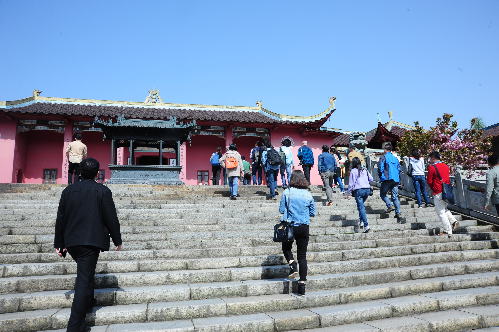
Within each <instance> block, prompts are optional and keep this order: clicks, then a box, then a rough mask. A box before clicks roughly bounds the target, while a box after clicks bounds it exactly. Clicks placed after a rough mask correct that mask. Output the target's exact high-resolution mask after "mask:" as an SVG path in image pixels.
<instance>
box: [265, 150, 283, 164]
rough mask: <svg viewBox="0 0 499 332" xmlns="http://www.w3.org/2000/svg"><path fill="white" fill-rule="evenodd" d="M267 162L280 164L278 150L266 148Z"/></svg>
mask: <svg viewBox="0 0 499 332" xmlns="http://www.w3.org/2000/svg"><path fill="white" fill-rule="evenodd" d="M267 163H269V165H270V166H277V165H281V164H282V160H281V156H280V155H279V152H277V151H276V150H275V149H269V150H267Z"/></svg>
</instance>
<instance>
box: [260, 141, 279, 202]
mask: <svg viewBox="0 0 499 332" xmlns="http://www.w3.org/2000/svg"><path fill="white" fill-rule="evenodd" d="M263 145H264V146H265V148H266V149H265V150H264V151H263V152H262V165H263V170H264V171H265V176H266V179H267V185H268V187H269V190H270V195H269V199H273V200H277V198H276V195H277V194H278V193H277V176H278V175H279V169H280V168H281V159H280V156H279V152H277V150H275V149H274V147H273V146H272V144H271V143H270V141H265V142H264V143H263ZM271 151H272V152H271ZM270 153H273V154H274V155H275V154H277V157H278V158H279V162H278V163H276V164H275V165H273V164H272V158H270V157H269V154H270Z"/></svg>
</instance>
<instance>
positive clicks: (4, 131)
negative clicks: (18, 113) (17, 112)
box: [0, 119, 17, 183]
mask: <svg viewBox="0 0 499 332" xmlns="http://www.w3.org/2000/svg"><path fill="white" fill-rule="evenodd" d="M16 130H17V124H16V121H12V120H6V119H5V120H3V119H2V120H1V121H0V183H10V182H12V181H13V173H14V151H15V148H16Z"/></svg>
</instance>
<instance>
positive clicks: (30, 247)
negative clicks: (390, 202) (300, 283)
mask: <svg viewBox="0 0 499 332" xmlns="http://www.w3.org/2000/svg"><path fill="white" fill-rule="evenodd" d="M391 233H392V232H382V233H380V234H381V235H384V236H386V235H388V236H386V237H384V236H383V237H382V236H381V235H380V234H377V233H375V232H370V233H367V234H362V233H359V234H342V235H341V236H340V235H336V236H329V237H325V236H322V237H321V238H319V239H315V238H312V242H310V243H309V247H311V248H312V247H315V246H316V245H320V246H318V247H317V248H331V247H335V246H336V243H340V245H341V246H343V245H344V242H348V241H351V242H357V241H358V242H361V243H364V244H365V245H366V246H371V247H372V246H383V247H384V246H402V245H407V244H422V243H444V242H455V241H459V242H463V241H482V240H493V241H494V242H495V243H496V242H497V240H496V239H494V238H495V237H497V233H479V234H453V235H452V236H450V237H446V236H431V237H429V236H427V234H428V231H426V230H420V231H417V232H416V231H402V232H400V231H399V232H396V233H393V234H391ZM314 240H315V241H314ZM272 245H273V246H275V243H274V242H272V240H271V239H263V240H262V239H257V240H254V239H243V240H238V241H232V242H231V243H230V246H231V247H230V248H231V250H234V249H239V248H244V247H254V248H257V247H262V246H265V247H268V246H272ZM226 246H227V241H226V240H209V241H204V240H198V241H194V240H190V241H185V240H169V241H167V242H166V241H147V242H143V241H142V242H135V243H127V244H126V245H125V251H127V250H145V249H156V250H162V249H173V248H177V249H193V248H194V249H196V248H205V249H212V248H227V247H226ZM30 252H32V253H41V252H45V253H48V252H51V253H53V252H54V248H53V244H52V243H44V244H35V243H25V244H4V245H0V254H7V253H30Z"/></svg>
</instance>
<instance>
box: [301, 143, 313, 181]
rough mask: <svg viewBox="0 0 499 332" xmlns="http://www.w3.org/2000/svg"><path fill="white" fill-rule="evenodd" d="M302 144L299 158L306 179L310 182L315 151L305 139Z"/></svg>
mask: <svg viewBox="0 0 499 332" xmlns="http://www.w3.org/2000/svg"><path fill="white" fill-rule="evenodd" d="M301 144H302V146H301V147H300V148H299V149H298V159H300V165H302V168H303V174H305V179H307V181H308V182H309V183H310V169H311V168H312V166H314V153H313V152H312V149H310V148H309V147H308V146H307V144H308V142H307V141H303V142H302V143H301Z"/></svg>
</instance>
